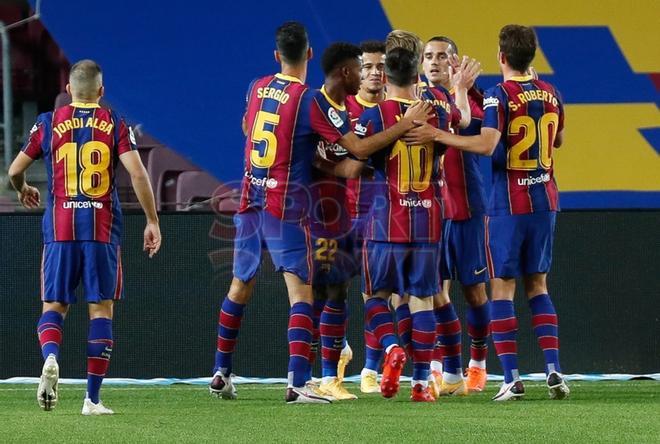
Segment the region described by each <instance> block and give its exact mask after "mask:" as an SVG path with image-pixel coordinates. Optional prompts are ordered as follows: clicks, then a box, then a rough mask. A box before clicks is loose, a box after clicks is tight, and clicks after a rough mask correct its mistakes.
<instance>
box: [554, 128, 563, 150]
mask: <svg viewBox="0 0 660 444" xmlns="http://www.w3.org/2000/svg"><path fill="white" fill-rule="evenodd" d="M563 143H564V130H563V129H562V130H561V131H559V132H558V133H557V135H556V136H555V148H559V147H561V145H562V144H563Z"/></svg>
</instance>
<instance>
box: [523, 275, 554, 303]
mask: <svg viewBox="0 0 660 444" xmlns="http://www.w3.org/2000/svg"><path fill="white" fill-rule="evenodd" d="M524 282H525V294H526V295H527V297H528V298H533V297H534V296H538V295H540V294H547V293H548V285H547V282H546V274H545V273H536V274H530V275H527V276H525V278H524Z"/></svg>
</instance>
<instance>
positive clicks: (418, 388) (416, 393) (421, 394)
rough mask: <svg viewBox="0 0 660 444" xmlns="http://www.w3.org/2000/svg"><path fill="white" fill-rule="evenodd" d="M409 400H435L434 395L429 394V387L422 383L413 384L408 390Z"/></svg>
mask: <svg viewBox="0 0 660 444" xmlns="http://www.w3.org/2000/svg"><path fill="white" fill-rule="evenodd" d="M410 400H411V401H412V402H435V397H434V396H433V394H431V389H430V388H429V387H424V386H423V385H422V384H415V386H414V387H413V388H412V390H411V391H410Z"/></svg>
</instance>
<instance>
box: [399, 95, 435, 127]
mask: <svg viewBox="0 0 660 444" xmlns="http://www.w3.org/2000/svg"><path fill="white" fill-rule="evenodd" d="M433 113H434V111H433V106H431V104H430V103H427V102H422V101H421V100H420V101H418V102H415V103H413V104H412V105H411V106H410V107H409V108H408V109H407V110H406V113H405V114H404V115H403V118H404V119H407V120H409V121H411V122H413V121H415V120H419V121H422V122H426V121H427V120H429V119H430V118H431V117H432V116H433Z"/></svg>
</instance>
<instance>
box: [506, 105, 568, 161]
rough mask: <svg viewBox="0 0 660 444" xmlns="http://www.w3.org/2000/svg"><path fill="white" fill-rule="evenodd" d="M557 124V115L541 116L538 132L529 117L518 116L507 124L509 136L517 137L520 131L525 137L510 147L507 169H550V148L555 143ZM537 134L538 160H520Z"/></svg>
mask: <svg viewBox="0 0 660 444" xmlns="http://www.w3.org/2000/svg"><path fill="white" fill-rule="evenodd" d="M558 123H559V115H558V114H557V113H546V114H543V116H541V118H540V119H539V122H538V131H537V125H536V122H535V121H534V119H532V118H531V117H529V116H519V117H516V118H515V119H513V120H512V121H511V123H510V124H509V135H510V136H517V135H518V134H520V131H521V130H522V129H524V130H525V135H524V137H523V138H522V139H521V140H520V141H519V142H518V143H516V144H515V145H513V146H512V147H511V150H510V151H509V158H508V162H507V163H508V168H509V169H510V170H522V171H532V170H535V169H537V168H538V167H539V166H540V167H541V168H543V169H544V170H547V169H550V167H551V166H552V154H551V153H552V146H553V145H554V143H555V136H556V135H557V124H558ZM537 134H538V139H539V158H538V159H522V158H521V157H522V155H523V154H524V153H525V152H527V151H528V150H529V149H530V148H531V147H532V145H534V143H535V142H536V139H537Z"/></svg>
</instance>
